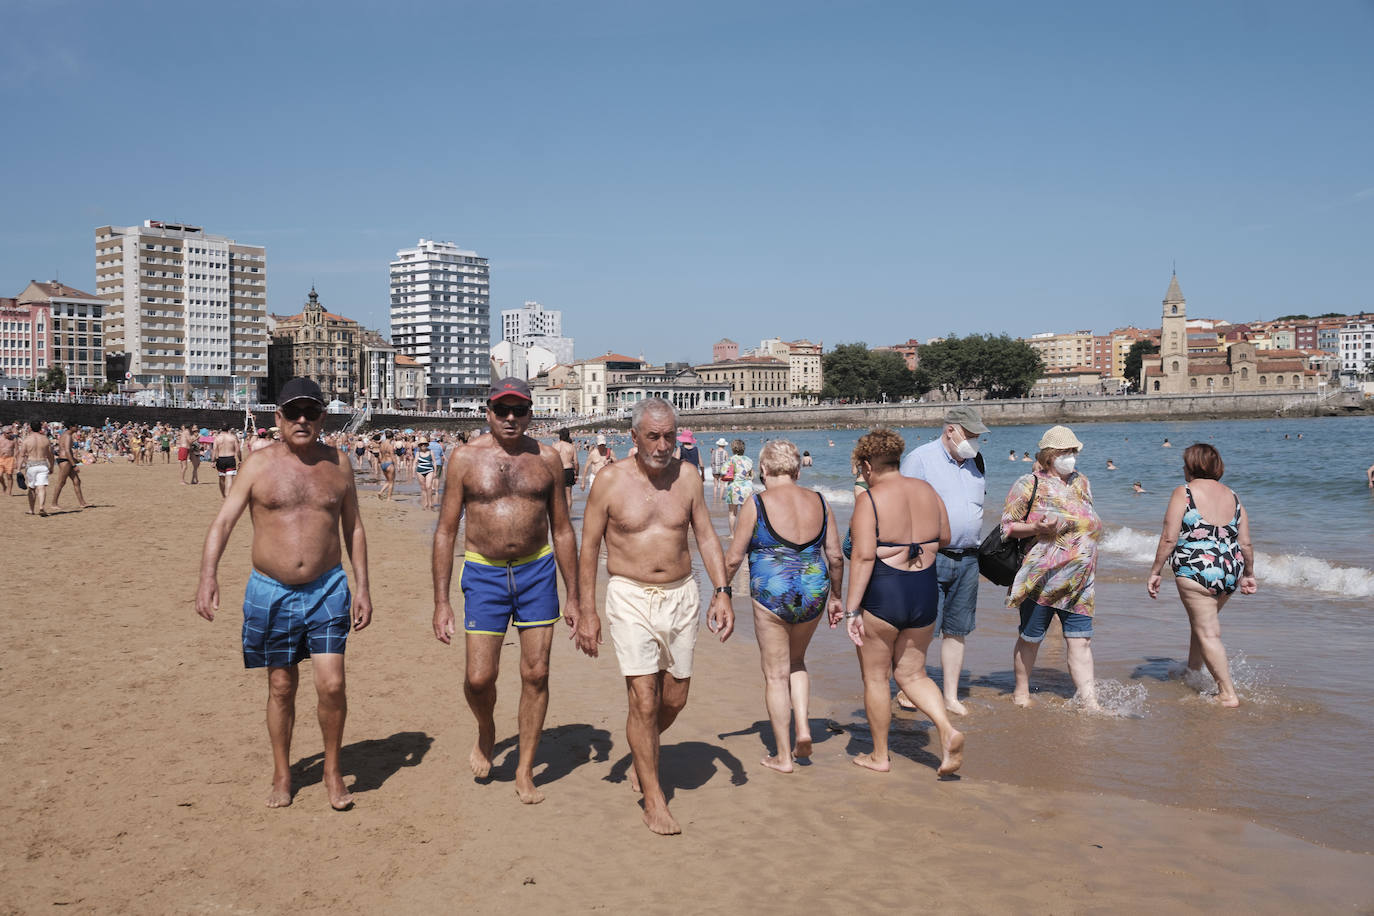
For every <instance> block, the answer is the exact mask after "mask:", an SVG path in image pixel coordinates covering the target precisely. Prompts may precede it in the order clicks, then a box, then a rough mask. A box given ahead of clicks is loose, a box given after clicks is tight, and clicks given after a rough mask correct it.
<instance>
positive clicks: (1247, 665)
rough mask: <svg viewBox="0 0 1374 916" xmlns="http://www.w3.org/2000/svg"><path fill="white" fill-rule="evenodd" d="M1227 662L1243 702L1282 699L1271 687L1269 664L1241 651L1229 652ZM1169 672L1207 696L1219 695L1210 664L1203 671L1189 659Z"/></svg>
mask: <svg viewBox="0 0 1374 916" xmlns="http://www.w3.org/2000/svg"><path fill="white" fill-rule="evenodd" d="M1226 664H1227V666H1228V667H1229V668H1230V669H1231V683H1233V684H1235V685H1236V695H1237V696H1239V697H1240V699H1241V702H1242V703H1256V704H1260V705H1263V704H1267V703H1274V702H1278V695H1277V694H1276V693H1275V692H1274V691H1273V690H1272V689H1271V688H1270V675H1271V673H1272V670H1271V669H1270V668H1269V667H1267V666H1264V665H1259V664H1257V663H1255V662H1252V661H1250V659H1248V658H1247V657H1246V656H1245V653H1244V652H1241V651H1236V652H1232V653H1231V654H1230V655H1229V656H1227V659H1226ZM1169 676H1170V677H1176V678H1178V679H1179V680H1180V681H1182V682H1183V686H1185V687H1187V688H1188V689H1190V690H1194V691H1196V692H1197V693H1198V695H1199V696H1200V697H1202V698H1203V699H1205V700H1213V701H1214V700H1215V699H1216V694H1217V682H1216V680H1215V679H1214V678H1213V677H1212V672H1210V671H1208V670H1207V668H1206V666H1203V668H1202V670H1200V671H1189V670H1188V666H1187V665H1186V664H1185V663H1183V662H1179V663H1178V664H1176V665H1174V666H1172V667H1171V668H1170V669H1169Z"/></svg>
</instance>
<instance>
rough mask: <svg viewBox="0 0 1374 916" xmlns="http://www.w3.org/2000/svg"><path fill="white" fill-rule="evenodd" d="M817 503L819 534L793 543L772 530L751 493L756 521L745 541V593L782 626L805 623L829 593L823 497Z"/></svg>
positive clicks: (823, 602) (760, 501) (812, 617)
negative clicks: (746, 557) (746, 568)
mask: <svg viewBox="0 0 1374 916" xmlns="http://www.w3.org/2000/svg"><path fill="white" fill-rule="evenodd" d="M816 497H817V498H818V499H819V500H820V501H821V531H820V534H817V535H816V536H815V537H814V538H812V539H811V540H809V541H807V542H806V543H804V544H795V543H793V542H792V541H789V540H787V539H786V538H784V537H783V536H782V535H780V534H778V533H777V532H776V531H774V530H773V525H772V523H770V522H769V521H768V512H767V511H766V510H765V509H764V508H763V500H762V499H760V498H759V495H758V494H754V508H755V509H756V510H757V511H758V519H757V520H756V521H755V522H754V533H753V535H752V536H751V537H750V539H749V591H750V594H751V595H752V596H753V598H754V600H755V601H757V602H758V603H759V604H760V605H761V606H762V607H763V608H765V609H766V610H767V611H768V612H769V613H770V614H772V615H773V616H775V617H777V618H778V619H779V620H781V621H782V622H783V623H806V622H807V621H809V620H815V619H816V618H817V617H819V616H820V613H821V611H823V610H825V600H826V597H827V596H828V595H829V594H830V568H829V564H828V563H827V562H826V559H825V532H826V526H827V525H828V524H829V519H828V513H827V511H826V507H825V497H823V496H821V495H820V494H819V493H817V494H816Z"/></svg>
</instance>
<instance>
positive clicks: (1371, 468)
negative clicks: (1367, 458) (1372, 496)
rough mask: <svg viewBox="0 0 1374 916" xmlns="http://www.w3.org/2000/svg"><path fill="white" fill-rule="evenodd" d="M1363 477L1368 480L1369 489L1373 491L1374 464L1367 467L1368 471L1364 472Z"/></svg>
mask: <svg viewBox="0 0 1374 916" xmlns="http://www.w3.org/2000/svg"><path fill="white" fill-rule="evenodd" d="M1364 476H1365V477H1367V478H1369V489H1371V490H1374V464H1371V465H1370V466H1369V470H1367V471H1365V472H1364Z"/></svg>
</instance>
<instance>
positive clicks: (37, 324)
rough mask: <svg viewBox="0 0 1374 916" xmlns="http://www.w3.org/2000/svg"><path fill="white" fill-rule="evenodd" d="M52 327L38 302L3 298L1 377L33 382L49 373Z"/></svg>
mask: <svg viewBox="0 0 1374 916" xmlns="http://www.w3.org/2000/svg"><path fill="white" fill-rule="evenodd" d="M51 358H52V324H51V317H50V316H49V314H48V312H47V310H46V309H44V308H43V307H42V306H41V305H37V304H35V303H25V304H23V305H21V304H20V303H19V300H18V299H11V298H9V297H0V378H12V379H26V380H31V379H34V378H37V377H39V376H42V375H43V374H45V373H46V372H47V371H48V366H49V365H50V364H51V363H50V362H49V360H50V359H51Z"/></svg>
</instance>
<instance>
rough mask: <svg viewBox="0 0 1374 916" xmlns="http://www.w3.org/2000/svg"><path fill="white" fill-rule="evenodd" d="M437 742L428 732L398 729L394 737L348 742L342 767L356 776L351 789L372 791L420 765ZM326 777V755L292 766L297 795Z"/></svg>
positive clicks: (346, 772)
mask: <svg viewBox="0 0 1374 916" xmlns="http://www.w3.org/2000/svg"><path fill="white" fill-rule="evenodd" d="M433 744H434V739H433V738H431V737H430V736H429V735H427V734H425V733H424V732H397V733H396V734H394V735H392V736H391V737H390V738H370V739H368V740H367V741H355V742H353V743H352V744H346V745H344V747H343V751H342V752H341V753H340V754H339V769H341V770H342V771H343V775H344V776H345V777H348V776H353V777H355V780H354V782H353V785H351V786H349V787H348V790H349V791H350V792H371V791H372V790H373V789H380V788H381V787H382V783H384V782H386V781H387V780H388V779H390V778H391V777H392V776H394V775H395V774H396V772H397V771H398V770H400V769H401V768H402V767H413V766H418V765H419V764H420V761H421V760H423V759H424V756H425V754H426V753H427V752H428V751H429V749H430V746H431V745H433ZM323 778H324V754H323V753H320V754H312V755H311V756H309V757H302V758H301V759H300V760H298V761H296V763H295V765H294V766H292V767H291V786H292V792H293V794H294V793H295V792H299V791H300V790H301V789H304V788H305V787H307V786H313V785H316V784H318V783H319V782H320V781H321V780H322V779H323Z"/></svg>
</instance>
